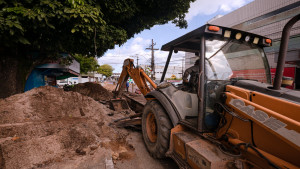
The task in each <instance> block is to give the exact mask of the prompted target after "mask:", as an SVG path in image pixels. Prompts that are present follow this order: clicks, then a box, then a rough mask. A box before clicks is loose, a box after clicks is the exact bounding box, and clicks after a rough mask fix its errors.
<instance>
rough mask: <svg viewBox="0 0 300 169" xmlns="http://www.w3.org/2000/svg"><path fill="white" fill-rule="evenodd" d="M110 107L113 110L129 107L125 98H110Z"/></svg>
mask: <svg viewBox="0 0 300 169" xmlns="http://www.w3.org/2000/svg"><path fill="white" fill-rule="evenodd" d="M110 107H111V109H113V110H115V111H122V110H126V109H129V106H128V104H127V101H126V100H125V99H111V100H110Z"/></svg>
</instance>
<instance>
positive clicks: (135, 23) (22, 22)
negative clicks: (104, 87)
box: [0, 0, 194, 97]
mask: <svg viewBox="0 0 300 169" xmlns="http://www.w3.org/2000/svg"><path fill="white" fill-rule="evenodd" d="M192 1H194V0H0V42H1V45H0V79H5V80H4V81H5V82H3V83H1V84H0V97H7V96H9V95H11V94H16V93H20V92H22V91H23V90H24V86H25V82H26V79H27V77H28V76H29V74H30V72H31V70H33V68H34V67H35V66H36V65H38V64H41V63H49V62H52V61H54V62H55V61H57V60H58V59H59V58H60V55H59V53H69V54H72V55H74V54H76V53H77V54H82V55H84V56H85V55H89V56H91V55H93V56H95V55H96V56H98V57H100V56H102V55H103V54H104V52H105V51H107V50H108V49H112V48H114V46H115V45H122V44H124V43H125V42H126V41H127V39H130V38H131V37H133V36H134V34H136V33H139V32H141V31H143V30H144V29H150V28H151V27H152V26H154V25H157V24H165V23H167V22H169V21H172V22H173V23H174V24H176V26H179V27H181V28H184V27H186V26H187V25H186V21H185V20H184V16H185V13H186V12H187V11H188V8H189V6H190V2H192ZM11 65H13V66H11ZM7 72H12V73H9V74H8V73H7Z"/></svg>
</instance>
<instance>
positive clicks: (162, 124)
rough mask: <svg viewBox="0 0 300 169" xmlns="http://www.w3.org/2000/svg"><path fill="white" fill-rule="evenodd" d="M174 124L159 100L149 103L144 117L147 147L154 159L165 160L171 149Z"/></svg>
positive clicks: (143, 127) (144, 135)
mask: <svg viewBox="0 0 300 169" xmlns="http://www.w3.org/2000/svg"><path fill="white" fill-rule="evenodd" d="M171 128H172V124H171V121H170V118H169V117H168V115H167V113H166V111H165V109H164V108H163V107H162V106H161V104H160V103H159V102H158V101H157V100H151V101H148V102H147V104H146V105H145V107H144V111H143V116H142V131H143V137H144V142H145V145H146V147H147V149H148V151H149V153H150V154H151V156H152V157H154V158H164V157H165V154H166V152H167V151H168V149H169V143H170V133H171Z"/></svg>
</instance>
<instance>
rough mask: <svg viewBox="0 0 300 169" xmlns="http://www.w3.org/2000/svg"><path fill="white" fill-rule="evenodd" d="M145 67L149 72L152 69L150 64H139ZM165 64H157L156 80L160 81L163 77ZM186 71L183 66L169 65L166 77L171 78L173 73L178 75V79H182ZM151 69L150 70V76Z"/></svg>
mask: <svg viewBox="0 0 300 169" xmlns="http://www.w3.org/2000/svg"><path fill="white" fill-rule="evenodd" d="M139 66H140V67H142V68H143V69H144V71H145V72H146V73H148V72H149V71H150V70H151V69H150V67H151V66H150V65H139ZM164 68H165V66H161V65H155V81H159V80H160V79H161V76H162V74H163V72H164ZM183 71H184V68H183V67H182V66H170V65H169V66H168V70H167V72H166V75H165V79H169V78H171V77H172V76H173V75H175V76H176V78H177V79H182V72H183ZM150 73H152V72H151V71H150V72H149V76H150Z"/></svg>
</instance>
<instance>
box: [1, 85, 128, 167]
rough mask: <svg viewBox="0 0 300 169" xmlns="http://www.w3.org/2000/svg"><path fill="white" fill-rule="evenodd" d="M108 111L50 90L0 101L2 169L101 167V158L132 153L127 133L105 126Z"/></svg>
mask: <svg viewBox="0 0 300 169" xmlns="http://www.w3.org/2000/svg"><path fill="white" fill-rule="evenodd" d="M87 85H90V86H95V85H93V84H87ZM97 86H98V85H97ZM103 93H105V92H103ZM107 95H108V94H107ZM110 111H111V110H109V109H108V108H106V106H104V105H102V104H101V103H98V102H96V101H95V100H93V99H92V98H90V97H86V96H83V95H81V94H79V93H77V92H64V91H63V90H62V89H57V88H54V87H40V88H35V89H32V90H30V91H28V92H26V93H23V94H17V95H14V96H11V97H8V98H5V99H0V168H1V169H13V168H93V167H94V168H105V159H107V158H110V159H111V158H112V155H113V154H116V153H117V154H118V153H123V154H124V152H125V153H126V152H127V150H128V151H129V152H130V151H132V150H131V149H132V146H131V145H129V144H127V142H126V136H127V135H128V133H127V132H126V131H124V130H121V131H120V130H115V129H113V128H111V127H109V126H108V124H109V122H110V121H111V119H109V118H110V117H108V116H107V114H109V113H110ZM112 145H113V146H112ZM93 159H94V160H93ZM95 159H97V160H95ZM99 160H100V161H99ZM101 160H102V161H101ZM103 160H104V161H103Z"/></svg>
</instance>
